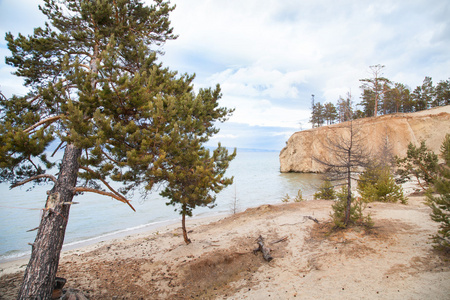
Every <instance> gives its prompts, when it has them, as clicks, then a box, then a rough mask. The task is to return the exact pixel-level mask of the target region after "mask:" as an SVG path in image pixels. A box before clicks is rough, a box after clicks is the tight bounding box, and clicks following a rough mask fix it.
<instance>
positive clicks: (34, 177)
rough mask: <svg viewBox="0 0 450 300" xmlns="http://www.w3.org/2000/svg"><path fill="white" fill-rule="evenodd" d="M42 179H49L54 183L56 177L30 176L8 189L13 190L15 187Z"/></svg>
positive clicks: (48, 175) (47, 175) (46, 175)
mask: <svg viewBox="0 0 450 300" xmlns="http://www.w3.org/2000/svg"><path fill="white" fill-rule="evenodd" d="M42 178H48V179H50V180H51V181H53V182H54V183H56V177H55V176H53V175H50V174H40V175H36V176H32V177H30V178H27V179H25V180H22V181H19V182H16V183H14V184H13V185H11V186H10V187H9V188H10V189H13V188H15V187H18V186H21V185H24V184H25V183H28V182H30V181H33V180H38V179H42Z"/></svg>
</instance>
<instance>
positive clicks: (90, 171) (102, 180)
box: [80, 166, 126, 200]
mask: <svg viewBox="0 0 450 300" xmlns="http://www.w3.org/2000/svg"><path fill="white" fill-rule="evenodd" d="M80 169H82V170H85V171H87V172H89V173H91V174H94V175H97V173H95V172H94V171H93V170H91V169H89V168H88V167H84V166H81V167H80ZM96 177H97V179H98V180H100V181H101V182H102V183H103V184H104V185H105V186H106V187H107V188H108V189H109V190H110V191H111V192H112V193H114V194H115V195H116V196H117V197H120V198H122V199H125V197H123V196H122V195H121V194H120V193H119V192H117V191H116V190H115V189H113V188H112V187H111V186H110V185H109V184H108V182H106V181H105V180H104V179H103V178H100V177H99V176H96ZM125 200H126V199H125Z"/></svg>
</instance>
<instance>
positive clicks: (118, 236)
mask: <svg viewBox="0 0 450 300" xmlns="http://www.w3.org/2000/svg"><path fill="white" fill-rule="evenodd" d="M227 216H228V215H227V214H226V213H220V212H218V213H215V214H211V215H210V214H207V215H206V216H194V217H192V218H188V219H187V220H186V226H187V228H188V230H189V228H190V227H195V226H199V225H204V224H205V223H212V222H216V221H217V220H220V219H221V218H224V217H227ZM179 223H181V218H180V219H171V220H165V221H159V222H154V223H150V224H145V225H141V226H138V227H135V228H129V229H123V230H120V231H116V232H111V233H107V234H103V235H101V236H97V237H93V238H88V239H86V240H81V241H75V242H71V243H68V244H64V245H63V248H62V250H61V256H60V257H61V258H63V257H65V256H68V255H74V254H75V255H80V254H82V253H86V252H90V251H93V250H95V249H97V248H99V247H102V246H104V245H110V244H114V243H120V242H122V241H126V240H130V239H138V238H142V237H145V236H150V235H153V234H155V233H157V232H159V231H161V232H168V231H171V230H175V229H176V228H178V227H180V228H181V224H179ZM30 256H31V253H30V254H26V255H22V256H19V257H17V258H10V259H5V260H0V277H1V276H3V275H7V274H12V273H16V272H20V271H24V270H25V268H26V266H27V264H28V261H29V259H30Z"/></svg>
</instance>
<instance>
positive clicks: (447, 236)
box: [427, 134, 450, 251]
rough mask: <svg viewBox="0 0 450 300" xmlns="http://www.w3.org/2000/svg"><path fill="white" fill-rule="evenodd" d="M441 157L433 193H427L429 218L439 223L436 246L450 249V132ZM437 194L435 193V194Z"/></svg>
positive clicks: (434, 238)
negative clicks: (441, 161)
mask: <svg viewBox="0 0 450 300" xmlns="http://www.w3.org/2000/svg"><path fill="white" fill-rule="evenodd" d="M441 157H442V159H443V161H444V163H443V164H442V165H439V166H438V167H437V174H436V177H435V178H434V180H433V192H434V193H435V195H433V193H431V192H430V193H428V194H427V198H428V205H429V206H430V207H431V209H432V212H431V219H432V220H433V221H435V222H438V223H440V225H439V230H438V232H437V234H436V235H434V236H433V240H434V242H435V243H436V244H437V245H438V247H440V248H443V249H445V250H446V251H450V134H447V135H446V136H445V139H444V142H443V143H442V146H441ZM436 194H437V195H436Z"/></svg>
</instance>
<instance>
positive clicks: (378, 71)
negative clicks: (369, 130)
mask: <svg viewBox="0 0 450 300" xmlns="http://www.w3.org/2000/svg"><path fill="white" fill-rule="evenodd" d="M383 68H384V66H382V65H374V66H370V70H371V73H372V77H371V78H365V79H360V80H359V81H361V82H362V85H361V88H362V90H363V93H362V101H361V105H362V106H363V107H364V108H365V110H364V111H365V112H366V116H367V117H371V116H378V109H379V107H380V106H381V104H382V102H383V96H384V94H385V93H386V91H387V90H388V88H389V85H390V81H389V79H387V78H385V77H382V74H383V73H382V70H383ZM381 107H382V106H381Z"/></svg>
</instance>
